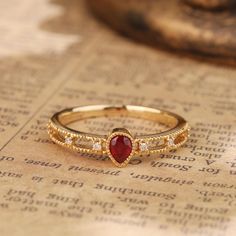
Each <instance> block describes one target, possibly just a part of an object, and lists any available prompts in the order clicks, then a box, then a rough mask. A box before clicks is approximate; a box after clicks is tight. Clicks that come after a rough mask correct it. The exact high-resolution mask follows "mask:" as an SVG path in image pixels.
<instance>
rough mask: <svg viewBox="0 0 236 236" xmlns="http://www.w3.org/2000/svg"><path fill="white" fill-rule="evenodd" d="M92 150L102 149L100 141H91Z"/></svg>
mask: <svg viewBox="0 0 236 236" xmlns="http://www.w3.org/2000/svg"><path fill="white" fill-rule="evenodd" d="M93 150H95V151H100V150H102V145H101V143H100V142H95V143H93Z"/></svg>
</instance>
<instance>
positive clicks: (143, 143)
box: [139, 142, 148, 151]
mask: <svg viewBox="0 0 236 236" xmlns="http://www.w3.org/2000/svg"><path fill="white" fill-rule="evenodd" d="M139 149H140V150H141V151H147V150H148V144H147V143H145V142H142V143H139Z"/></svg>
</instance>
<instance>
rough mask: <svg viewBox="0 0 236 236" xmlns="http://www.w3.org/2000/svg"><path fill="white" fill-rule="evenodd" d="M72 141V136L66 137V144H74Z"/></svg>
mask: <svg viewBox="0 0 236 236" xmlns="http://www.w3.org/2000/svg"><path fill="white" fill-rule="evenodd" d="M72 142H73V140H72V138H71V137H66V138H65V143H66V144H68V145H70V144H72Z"/></svg>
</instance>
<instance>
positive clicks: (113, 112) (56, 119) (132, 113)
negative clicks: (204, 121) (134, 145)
mask: <svg viewBox="0 0 236 236" xmlns="http://www.w3.org/2000/svg"><path fill="white" fill-rule="evenodd" d="M117 115H119V116H124V117H132V118H139V119H145V120H150V121H154V122H158V123H160V124H164V125H166V126H168V129H167V130H166V131H164V132H162V133H159V135H160V134H164V133H165V132H169V131H170V130H171V131H173V132H174V131H175V130H176V129H180V128H182V127H184V126H185V125H186V121H185V120H184V119H183V118H182V117H181V116H179V115H177V114H174V113H171V112H168V111H163V110H159V109H154V108H149V107H143V106H132V105H127V106H110V105H91V106H83V107H74V108H69V109H65V110H62V111H60V112H58V113H56V114H55V115H54V116H53V117H52V118H51V121H52V123H54V124H55V125H57V126H60V128H62V129H69V130H70V131H72V132H79V133H80V134H81V133H83V132H81V131H77V130H73V129H70V128H68V127H67V125H68V124H70V123H73V122H76V121H79V120H84V119H91V118H97V117H113V116H117ZM90 135H92V136H94V135H96V136H97V134H90ZM152 135H157V134H148V135H140V137H141V138H142V137H148V136H152ZM103 137H104V136H103Z"/></svg>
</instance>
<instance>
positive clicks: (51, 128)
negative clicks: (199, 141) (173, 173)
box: [48, 121, 190, 154]
mask: <svg viewBox="0 0 236 236" xmlns="http://www.w3.org/2000/svg"><path fill="white" fill-rule="evenodd" d="M189 129H190V128H189V126H188V125H185V126H184V127H183V128H182V129H180V130H179V131H176V132H174V133H172V134H171V135H163V136H152V137H148V138H136V139H135V140H134V147H133V148H134V151H135V152H136V153H144V154H154V153H161V152H166V151H169V150H172V149H176V148H178V147H179V146H181V145H183V144H184V143H185V142H186V141H187V138H188V136H189ZM48 133H49V135H50V137H51V139H52V140H53V141H54V142H55V143H57V144H59V145H61V146H64V147H67V148H70V149H72V150H75V151H78V152H84V153H99V154H106V152H107V151H106V146H107V139H105V138H100V137H93V136H89V135H81V134H76V133H73V132H70V131H66V130H63V129H61V128H58V127H57V126H56V125H54V124H53V123H52V122H51V121H50V122H49V123H48ZM181 136H182V138H181V139H180V142H177V143H176V140H177V139H178V137H181ZM177 141H178V140H177Z"/></svg>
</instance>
